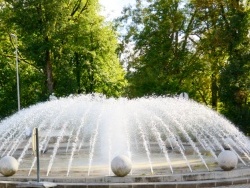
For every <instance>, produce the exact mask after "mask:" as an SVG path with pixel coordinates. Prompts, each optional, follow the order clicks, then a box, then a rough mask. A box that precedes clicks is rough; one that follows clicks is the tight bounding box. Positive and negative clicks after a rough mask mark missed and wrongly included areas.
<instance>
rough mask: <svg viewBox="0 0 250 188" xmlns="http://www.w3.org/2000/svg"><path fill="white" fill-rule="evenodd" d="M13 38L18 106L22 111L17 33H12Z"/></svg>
mask: <svg viewBox="0 0 250 188" xmlns="http://www.w3.org/2000/svg"><path fill="white" fill-rule="evenodd" d="M10 36H11V37H12V38H15V48H16V51H15V54H16V83H17V106H18V111H20V89H19V71H18V45H17V36H16V35H15V34H10Z"/></svg>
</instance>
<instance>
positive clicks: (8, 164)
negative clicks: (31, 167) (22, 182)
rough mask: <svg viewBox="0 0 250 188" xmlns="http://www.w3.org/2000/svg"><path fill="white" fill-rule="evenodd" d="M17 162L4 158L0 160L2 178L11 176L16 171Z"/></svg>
mask: <svg viewBox="0 0 250 188" xmlns="http://www.w3.org/2000/svg"><path fill="white" fill-rule="evenodd" d="M18 166H19V165H18V162H17V160H16V159H15V158H14V157H11V156H5V157H3V158H2V159H1V160H0V172H1V174H2V175H4V176H12V175H14V174H15V173H16V172H17V170H18Z"/></svg>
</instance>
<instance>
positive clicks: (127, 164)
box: [111, 155, 132, 177]
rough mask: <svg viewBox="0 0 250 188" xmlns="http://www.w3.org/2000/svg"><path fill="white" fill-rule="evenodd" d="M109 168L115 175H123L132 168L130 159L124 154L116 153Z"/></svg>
mask: <svg viewBox="0 0 250 188" xmlns="http://www.w3.org/2000/svg"><path fill="white" fill-rule="evenodd" d="M111 169H112V171H113V173H114V174H115V175H116V176H119V177H124V176H126V175H127V174H129V172H130V171H131V169H132V163H131V160H130V159H129V158H128V157H126V156H124V155H118V156H117V157H115V158H114V159H113V160H112V162H111Z"/></svg>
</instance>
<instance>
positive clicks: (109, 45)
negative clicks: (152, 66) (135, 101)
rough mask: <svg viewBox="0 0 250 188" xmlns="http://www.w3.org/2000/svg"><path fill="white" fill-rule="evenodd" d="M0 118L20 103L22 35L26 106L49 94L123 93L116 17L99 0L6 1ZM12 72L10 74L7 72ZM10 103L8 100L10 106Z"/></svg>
mask: <svg viewBox="0 0 250 188" xmlns="http://www.w3.org/2000/svg"><path fill="white" fill-rule="evenodd" d="M0 7H1V9H0V18H1V22H0V28H1V29H0V32H1V37H3V38H4V40H1V41H0V46H1V47H0V49H1V52H0V55H1V56H0V61H1V65H0V71H1V72H0V74H1V75H2V76H3V77H4V79H2V80H1V86H0V87H1V91H0V95H1V101H0V106H1V109H0V118H1V117H4V116H6V115H9V114H11V113H13V112H15V111H16V109H17V107H16V106H17V102H16V101H17V99H16V98H17V97H16V96H17V95H16V87H17V86H16V76H15V74H16V70H15V54H13V51H14V50H15V44H14V41H13V38H11V37H10V33H15V35H16V36H17V38H18V57H19V74H20V94H21V96H20V98H21V107H22V108H24V107H27V106H29V105H31V104H34V103H37V102H40V101H44V100H47V99H48V97H49V95H51V94H52V93H55V95H56V96H58V97H60V96H67V95H70V94H78V93H94V92H97V93H103V94H105V95H107V96H114V97H118V96H120V95H121V94H122V93H123V90H124V87H125V86H126V80H125V78H124V77H125V72H124V70H123V68H122V66H121V65H120V63H119V59H118V56H117V52H116V49H117V44H118V42H117V37H116V33H115V31H114V29H113V26H112V24H111V23H106V22H105V20H104V18H103V17H102V16H100V15H99V8H100V7H99V4H98V1H97V0H91V1H90V0H83V1H78V0H72V1H65V0H62V1H54V0H53V1H51V0H45V1H44V0H43V1H41V0H29V1H26V0H20V1H15V0H5V1H1V2H0ZM7 75H8V76H7ZM6 105H7V106H6Z"/></svg>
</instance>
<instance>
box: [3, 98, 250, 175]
mask: <svg viewBox="0 0 250 188" xmlns="http://www.w3.org/2000/svg"><path fill="white" fill-rule="evenodd" d="M35 127H37V128H38V130H39V140H40V147H39V149H40V152H41V159H42V157H43V155H46V153H48V155H49V157H47V160H46V161H48V162H47V163H46V166H47V168H46V169H45V171H46V173H45V174H46V176H49V175H50V173H51V171H53V170H54V169H56V168H62V169H66V170H65V174H66V176H69V175H70V173H73V171H74V169H75V168H76V167H77V166H80V170H82V171H84V173H86V174H87V175H88V176H90V175H91V174H92V173H93V171H94V169H96V168H93V167H95V166H97V168H98V167H99V166H100V165H104V166H107V169H108V171H107V172H106V175H111V171H110V163H111V160H112V159H113V158H114V157H115V156H117V155H126V156H128V158H130V160H131V161H132V163H133V165H136V164H139V163H146V164H147V165H146V166H147V168H148V170H149V171H150V173H151V174H154V173H157V170H156V169H157V168H155V167H154V166H155V164H156V163H157V162H159V161H160V162H161V163H162V164H163V166H164V168H165V169H166V171H167V169H169V170H170V173H174V172H175V170H177V167H176V165H175V163H176V162H175V161H176V158H181V159H180V160H182V161H183V162H184V163H185V164H186V167H187V169H189V171H190V172H192V171H193V170H194V169H193V164H192V162H191V161H192V159H193V157H194V155H192V156H191V157H190V156H189V155H188V152H189V150H192V153H194V154H195V156H196V159H197V160H199V161H200V164H202V165H203V166H204V168H205V169H206V170H208V171H209V170H210V167H209V164H208V163H210V162H211V160H213V161H215V162H216V161H217V154H218V152H220V151H223V150H224V148H225V146H226V147H228V148H230V149H231V150H232V151H234V152H235V153H236V154H237V156H238V159H239V160H240V161H241V163H242V164H243V165H247V164H248V163H249V161H250V157H249V153H250V146H249V141H248V138H247V137H246V136H245V135H244V134H242V133H241V132H240V131H239V130H238V129H237V128H236V127H235V126H234V125H233V124H232V123H231V122H229V121H228V120H227V119H225V118H224V117H222V116H221V115H219V114H218V113H216V112H215V111H213V110H211V109H210V108H208V107H205V106H204V105H201V104H198V103H196V102H194V101H192V100H187V99H183V98H171V97H147V98H138V99H133V100H129V99H126V98H119V99H114V98H110V99H107V98H105V97H103V96H99V95H78V96H70V97H66V98H59V99H55V100H52V101H47V102H44V103H39V104H37V105H34V106H31V107H29V108H27V109H23V110H21V111H19V112H18V113H16V114H14V115H13V116H10V117H9V118H6V119H4V120H2V121H1V122H0V143H1V145H0V151H1V154H2V156H4V155H10V156H15V157H16V158H17V159H18V162H19V164H20V168H21V167H22V164H23V162H24V161H25V164H26V165H28V166H29V172H28V175H30V174H31V172H32V169H33V167H34V164H35V162H36V157H35V156H34V158H33V157H32V156H33V154H32V152H31V143H32V141H31V138H30V137H28V138H27V133H26V132H27V129H30V130H32V129H33V128H35ZM204 151H205V152H209V153H210V155H211V157H210V158H209V160H208V158H207V156H204ZM30 158H32V160H31V159H30ZM27 163H28V164H27ZM44 163H45V162H44ZM58 164H59V166H58ZM78 170H79V169H78ZM132 173H134V172H133V171H131V174H132Z"/></svg>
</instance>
